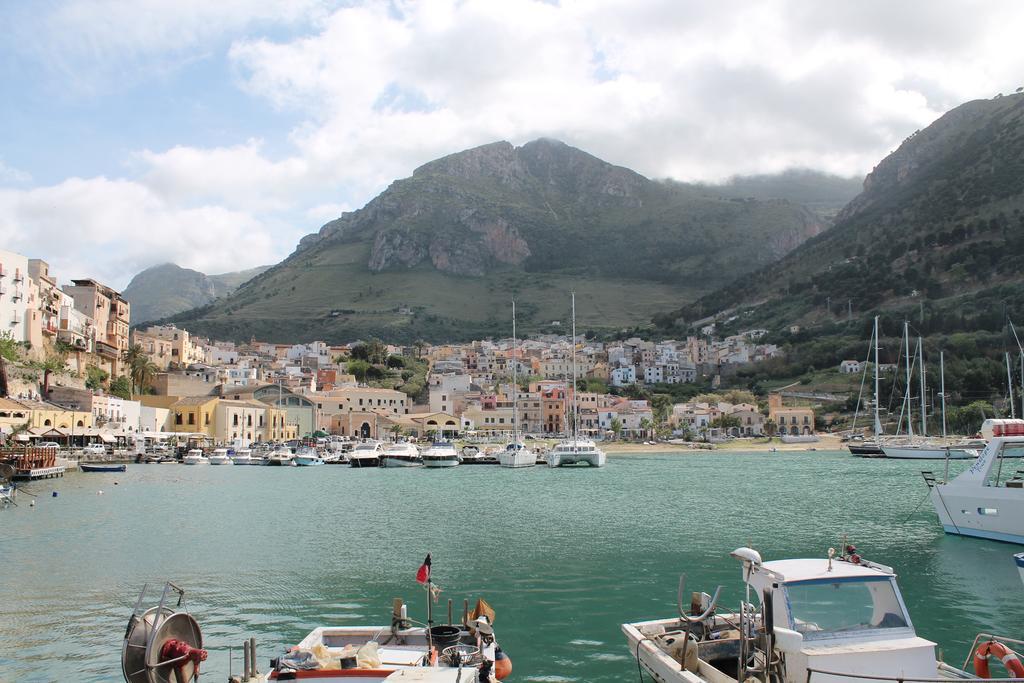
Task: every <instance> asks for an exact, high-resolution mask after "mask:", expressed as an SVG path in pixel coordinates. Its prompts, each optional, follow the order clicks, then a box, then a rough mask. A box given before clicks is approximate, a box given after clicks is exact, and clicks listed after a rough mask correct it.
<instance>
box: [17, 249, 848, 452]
mask: <svg viewBox="0 0 1024 683" xmlns="http://www.w3.org/2000/svg"><path fill="white" fill-rule="evenodd" d="M0 326H2V327H3V330H2V331H3V332H5V333H6V334H7V335H8V336H9V338H10V339H11V340H13V341H15V342H18V343H20V344H22V345H23V347H24V348H25V349H27V353H28V354H29V355H30V356H31V357H33V358H37V359H42V358H44V357H47V354H56V355H57V356H59V357H60V358H61V359H62V360H61V362H62V363H64V364H65V365H64V367H63V370H61V369H60V368H59V367H57V368H54V369H53V372H52V379H53V381H49V378H50V376H49V375H48V380H47V382H46V383H45V386H44V385H42V384H40V385H39V386H38V387H23V388H22V390H21V391H17V392H8V393H9V394H10V395H9V397H8V398H7V399H6V400H7V401H8V402H9V403H8V404H5V409H4V410H2V411H0V430H2V431H4V432H5V433H8V434H10V433H11V432H12V431H14V430H17V429H19V427H21V428H26V426H27V429H28V431H29V432H30V433H31V435H32V436H35V437H39V438H42V435H43V434H44V433H49V434H50V436H51V437H53V438H59V437H60V436H61V435H62V434H63V435H65V436H69V434H66V433H65V432H70V431H72V430H103V431H104V432H106V433H109V434H112V435H115V436H116V437H117V438H121V439H127V438H130V437H131V436H132V435H133V434H138V433H142V434H145V433H150V432H151V433H169V434H182V433H188V434H194V435H197V436H202V437H205V438H208V439H210V440H212V441H215V442H217V443H223V444H230V445H236V446H247V445H250V444H252V443H255V442H261V441H279V440H287V439H294V438H300V437H304V436H310V435H313V434H317V433H324V434H337V435H340V436H344V437H350V438H379V439H384V438H391V437H395V436H399V435H407V436H419V437H428V436H432V435H446V436H454V435H477V436H480V437H482V438H488V437H499V438H500V437H504V436H506V435H508V434H510V433H511V432H512V431H513V430H515V429H516V428H518V429H519V431H521V432H523V433H527V434H532V435H536V436H538V437H557V436H558V435H561V434H565V433H567V432H568V431H570V430H571V429H572V428H573V427H574V426H575V427H577V428H578V429H579V430H580V431H581V432H582V433H584V434H587V435H589V436H592V437H594V438H599V439H601V438H636V439H647V438H652V437H653V436H654V435H655V433H657V434H658V435H659V436H669V435H671V436H677V437H686V438H715V437H729V436H733V437H737V436H760V435H763V434H765V433H767V429H766V428H767V427H769V426H770V427H771V428H773V429H777V430H778V431H779V432H780V433H784V434H787V435H790V434H793V435H806V434H808V433H813V431H814V415H813V411H812V410H810V409H805V408H782V406H781V403H780V402H779V400H778V399H772V401H771V402H770V411H769V414H768V415H765V414H764V413H763V412H762V410H761V408H759V406H758V405H756V404H755V403H753V402H752V400H753V399H750V400H741V401H737V402H732V403H729V402H725V401H723V400H710V399H709V400H697V401H693V402H676V403H675V404H674V405H668V406H667V407H666V406H664V405H660V406H655V405H652V404H651V402H650V401H648V400H646V399H645V398H642V396H644V395H649V394H650V392H648V393H647V394H645V389H647V388H654V389H652V391H656V388H657V387H659V386H660V387H668V386H671V385H681V384H694V383H700V384H704V385H709V386H718V383H719V382H720V381H721V380H722V378H723V377H724V378H728V377H729V376H730V375H732V374H733V373H735V372H736V371H737V369H739V368H740V367H743V366H745V365H749V364H751V363H756V362H759V361H762V360H765V359H768V358H773V357H776V356H778V355H779V353H780V352H779V349H778V348H777V347H776V346H774V345H772V344H765V343H761V342H762V339H763V337H764V336H765V331H764V330H748V331H746V332H742V333H740V334H736V335H732V336H729V337H725V338H724V339H716V338H714V337H713V336H712V332H713V330H712V329H708V330H706V331H705V332H706V333H705V334H702V335H701V336H689V337H686V338H685V339H678V340H660V341H650V340H645V339H641V338H639V337H632V338H628V339H619V340H614V341H598V340H594V339H587V338H584V337H579V338H576V339H572V338H570V337H568V336H566V335H550V334H549V335H539V336H536V337H531V338H527V339H524V340H521V342H520V343H519V344H518V345H517V346H513V344H512V341H511V340H510V339H488V340H478V341H473V342H468V343H464V344H438V345H429V344H426V343H417V344H416V345H413V346H396V345H389V344H386V343H384V342H380V341H368V342H360V341H353V342H351V343H348V344H339V345H331V344H328V343H326V342H323V341H312V342H305V343H289V344H276V343H269V342H262V341H258V340H255V339H252V340H249V341H248V342H244V343H243V342H238V341H234V342H232V341H218V340H211V339H206V338H202V337H198V336H196V335H193V334H191V333H190V332H189V331H188V330H186V329H183V328H180V327H176V326H174V325H166V324H164V325H143V326H141V327H138V328H136V329H131V328H130V326H131V306H130V304H129V302H128V301H126V300H125V299H124V297H123V296H122V295H121V294H120V293H118V292H117V291H115V290H114V289H112V288H111V287H109V286H106V285H104V284H102V283H101V282H99V281H97V280H95V279H91V278H83V279H74V280H71V281H70V282H69V283H68V284H66V285H64V286H63V287H61V286H60V285H59V283H58V280H57V278H56V276H55V275H54V274H52V273H51V272H50V269H49V265H48V264H47V263H46V262H45V261H42V260H39V259H30V258H27V257H24V256H20V255H18V254H14V253H11V252H5V251H0ZM371 352H372V354H373V358H369V356H368V354H369V353H371ZM140 357H141V359H142V361H143V365H145V366H146V370H145V372H144V373H142V374H143V375H145V376H144V377H141V378H140V376H139V373H138V372H136V371H135V370H134V369H133V368H134V367H135V365H134V364H136V363H137V362H138V361H139V358H140ZM366 359H369V360H372V361H373V362H371V363H367V362H366ZM406 363H408V364H409V365H410V367H411V366H415V367H416V368H417V370H416V371H415V372H414V371H413V370H412V369H409V368H406V367H405V366H406ZM513 370H514V371H515V375H516V376H517V377H518V382H517V384H516V385H513V384H512V381H511V379H512V376H513ZM844 370H847V368H846V367H845V366H844ZM847 371H848V370H847ZM416 373H420V374H419V379H418V380H417V379H415V378H414V376H415V375H416ZM574 373H575V375H576V376H577V377H578V378H579V380H580V382H579V385H578V388H574V387H573V386H572V381H571V379H572V377H573V374H574ZM406 380H409V383H408V384H406V383H405V382H406ZM115 384H116V385H117V390H115ZM662 391H665V389H664V388H663V389H662ZM514 406H518V424H517V423H516V415H517V413H516V411H515V410H514ZM61 411H64V412H65V413H66V415H63V414H58V413H60V412H61ZM62 430H63V431H62ZM783 430H784V431H783Z"/></svg>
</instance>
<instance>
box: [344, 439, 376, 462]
mask: <svg viewBox="0 0 1024 683" xmlns="http://www.w3.org/2000/svg"><path fill="white" fill-rule="evenodd" d="M383 453H384V447H383V446H382V445H381V443H380V441H374V440H369V441H363V442H361V443H358V444H356V447H355V448H353V449H352V452H351V453H349V456H348V464H349V465H351V466H352V467H380V456H381V455H382V454H383Z"/></svg>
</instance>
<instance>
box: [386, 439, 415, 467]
mask: <svg viewBox="0 0 1024 683" xmlns="http://www.w3.org/2000/svg"><path fill="white" fill-rule="evenodd" d="M380 460H381V465H382V466H383V467H422V466H423V458H421V457H420V449H418V448H416V444H414V443H410V442H408V441H399V442H397V443H393V444H388V446H386V447H385V448H384V453H382V454H381V456H380Z"/></svg>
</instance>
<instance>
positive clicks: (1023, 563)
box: [1013, 553, 1024, 583]
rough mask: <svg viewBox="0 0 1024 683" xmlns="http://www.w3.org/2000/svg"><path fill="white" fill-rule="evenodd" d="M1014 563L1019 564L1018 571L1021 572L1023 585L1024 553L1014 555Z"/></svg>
mask: <svg viewBox="0 0 1024 683" xmlns="http://www.w3.org/2000/svg"><path fill="white" fill-rule="evenodd" d="M1013 561H1014V562H1016V563H1017V571H1018V572H1020V580H1021V583H1024V553H1017V554H1016V555H1014V556H1013Z"/></svg>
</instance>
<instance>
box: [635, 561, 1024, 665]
mask: <svg viewBox="0 0 1024 683" xmlns="http://www.w3.org/2000/svg"><path fill="white" fill-rule="evenodd" d="M843 546H845V547H844V549H843V551H842V553H841V554H840V555H839V556H836V554H835V550H834V549H831V548H830V549H829V552H828V556H827V557H819V558H806V559H786V560H777V561H771V562H762V560H761V555H760V553H758V552H757V551H756V550H753V549H751V548H738V549H736V550H734V551H733V552H732V553H731V555H732V557H733V558H735V559H736V560H738V561H739V562H740V564H741V567H742V569H741V578H742V581H743V584H744V585H745V590H746V597H744V598H743V601H742V602H741V604H740V609H739V610H737V611H734V612H730V611H726V610H719V609H718V598H719V595H720V593H721V590H722V587H721V586H719V587H718V589H717V590H716V591H715V592H714V594H713V595H711V596H709V595H707V594H706V593H693V594H692V599H691V602H690V604H689V605H684V604H683V596H684V595H686V593H685V592H684V591H685V575H683V578H681V579H680V582H679V589H678V594H677V605H678V608H677V614H675V615H673V616H671V617H669V618H667V619H655V620H652V621H638V622H634V623H628V624H623V625H622V631H623V633H624V634H625V636H626V640H627V643H628V647H629V652H630V654H631V655H632V656H633V657H635V658H636V659H637V662H638V664H639V666H640V667H641V668H642V669H644V670H646V671H647V672H648V673H649V674H650V675H651V676H652V677H653V679H654V680H656V681H661V682H663V683H737V682H739V681H779V682H781V683H805V682H806V681H810V682H811V683H814V681H817V680H819V679H820V680H824V681H845V682H849V683H858V682H860V683H869V682H870V681H872V680H874V681H890V682H895V681H898V680H907V681H912V680H919V681H921V680H950V681H953V680H978V678H979V677H981V678H987V677H988V676H987V672H986V673H983V672H982V670H981V669H980V668H979V664H978V662H979V658H980V660H981V661H982V664H985V665H987V659H986V658H987V655H988V654H990V651H991V654H995V655H997V656H998V652H999V651H1000V650H1005V649H1006V648H1005V646H1004V645H1002V644H1001V643H999V642H997V641H998V639H1002V638H1000V637H992V636H988V635H987V634H979V636H978V638H976V639H975V648H976V650H975V649H972V654H975V659H974V661H975V670H976V671H977V675H972V674H971V673H968V672H967V671H964V670H961V669H957V668H955V667H953V666H950V665H949V664H946V663H944V662H942V661H939V660H938V659H937V657H936V644H935V643H934V642H931V641H929V640H925V639H924V638H921V637H920V636H918V635H917V633H916V632H915V630H914V626H913V623H912V622H911V620H910V615H909V614H908V613H907V607H906V603H905V602H904V600H903V597H902V596H901V595H900V590H899V586H898V585H897V583H896V574H895V573H894V571H893V569H892V568H891V567H886V566H884V565H881V564H876V563H874V562H870V561H868V560H865V559H864V558H862V557H860V556H859V555H858V554H857V552H856V550H857V549H856V548H854V547H853V546H851V545H846V544H845V541H844V543H843V545H842V546H840V547H843ZM983 637H984V638H985V640H984V642H983V641H982V638H983ZM1016 642H1020V641H1016ZM968 661H970V659H969V658H968ZM1003 661H1004V662H1006V661H1007V660H1006V659H1004V660H1003ZM1015 665H1016V666H1018V667H1019V666H1020V663H1019V662H1016V661H1015ZM1013 666H1014V664H1012V663H1008V664H1007V667H1008V668H1010V669H1011V671H1013ZM986 668H987V666H986Z"/></svg>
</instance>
